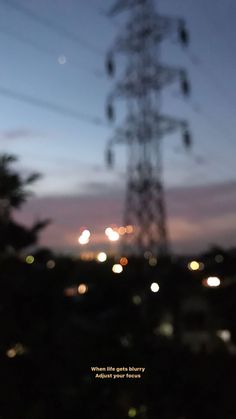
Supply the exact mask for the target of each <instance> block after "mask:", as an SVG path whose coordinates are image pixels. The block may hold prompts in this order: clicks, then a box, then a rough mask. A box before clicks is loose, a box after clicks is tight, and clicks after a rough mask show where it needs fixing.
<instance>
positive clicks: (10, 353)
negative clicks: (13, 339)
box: [6, 343, 26, 358]
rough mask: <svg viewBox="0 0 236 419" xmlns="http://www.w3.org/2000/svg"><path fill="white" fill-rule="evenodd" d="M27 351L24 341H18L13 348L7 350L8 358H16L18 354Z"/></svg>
mask: <svg viewBox="0 0 236 419" xmlns="http://www.w3.org/2000/svg"><path fill="white" fill-rule="evenodd" d="M25 352H26V348H25V347H24V345H22V343H16V344H15V345H14V346H13V347H12V348H9V349H8V350H7V351H6V355H7V357H8V358H15V357H16V356H18V355H23V354H24V353H25Z"/></svg>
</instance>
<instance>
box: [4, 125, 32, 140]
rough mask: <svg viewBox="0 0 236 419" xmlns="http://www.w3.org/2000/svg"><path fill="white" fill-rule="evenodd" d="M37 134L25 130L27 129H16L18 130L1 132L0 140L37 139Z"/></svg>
mask: <svg viewBox="0 0 236 419" xmlns="http://www.w3.org/2000/svg"><path fill="white" fill-rule="evenodd" d="M36 135H37V134H36V133H35V132H33V131H31V130H28V129H25V128H16V129H9V130H5V131H0V140H2V141H4V140H10V141H11V140H21V139H22V138H23V139H26V138H32V137H36Z"/></svg>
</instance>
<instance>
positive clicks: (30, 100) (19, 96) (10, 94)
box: [0, 86, 108, 127]
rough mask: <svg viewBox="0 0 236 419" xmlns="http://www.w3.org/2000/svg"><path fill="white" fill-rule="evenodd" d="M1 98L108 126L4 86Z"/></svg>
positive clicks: (63, 107)
mask: <svg viewBox="0 0 236 419" xmlns="http://www.w3.org/2000/svg"><path fill="white" fill-rule="evenodd" d="M0 96H4V97H7V98H9V99H13V100H16V101H19V102H23V103H27V104H28V105H31V106H35V107H38V108H41V109H47V110H49V111H52V112H54V113H57V114H61V115H63V116H67V117H70V118H74V119H79V120H83V121H85V122H88V123H90V124H93V125H96V126H104V127H107V126H108V124H107V123H106V122H104V121H103V120H102V119H101V118H99V117H96V116H89V115H86V114H83V113H81V112H78V111H76V110H74V109H71V108H68V107H66V106H63V105H57V104H55V103H52V102H49V101H47V100H44V99H41V98H37V97H36V96H31V95H27V94H25V93H21V92H17V91H15V90H11V89H8V88H6V87H3V86H0Z"/></svg>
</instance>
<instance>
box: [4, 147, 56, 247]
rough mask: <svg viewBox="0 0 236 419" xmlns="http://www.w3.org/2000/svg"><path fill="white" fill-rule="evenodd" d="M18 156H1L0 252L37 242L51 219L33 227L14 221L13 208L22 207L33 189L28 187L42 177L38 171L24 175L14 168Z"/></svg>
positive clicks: (39, 222) (37, 223)
mask: <svg viewBox="0 0 236 419" xmlns="http://www.w3.org/2000/svg"><path fill="white" fill-rule="evenodd" d="M16 161H17V158H16V157H15V156H12V155H8V154H3V155H1V156H0V252H1V253H3V252H5V251H6V250H7V249H9V248H11V249H12V250H20V249H22V248H24V247H27V246H30V245H33V244H35V243H36V242H37V238H38V233H39V231H40V230H42V229H43V228H44V227H45V226H46V225H48V223H49V220H43V221H38V222H36V223H35V224H34V225H33V226H32V227H31V228H27V227H24V226H22V225H20V224H18V223H17V222H16V221H14V219H13V217H12V210H13V209H16V208H20V207H21V206H22V205H23V204H24V202H25V201H26V200H27V198H28V197H29V195H30V194H31V191H30V190H28V189H27V187H28V186H29V185H31V184H33V183H34V182H35V181H36V180H38V179H39V178H40V175H39V174H38V173H31V174H30V175H29V176H27V177H25V178H24V177H23V176H22V175H21V174H20V173H18V172H17V171H15V170H14V169H12V167H11V166H12V163H15V162H16Z"/></svg>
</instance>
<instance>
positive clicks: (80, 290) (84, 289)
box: [78, 284, 88, 295]
mask: <svg viewBox="0 0 236 419" xmlns="http://www.w3.org/2000/svg"><path fill="white" fill-rule="evenodd" d="M87 291H88V287H87V285H86V284H80V285H79V286H78V293H79V294H81V295H82V294H86V292H87Z"/></svg>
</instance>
